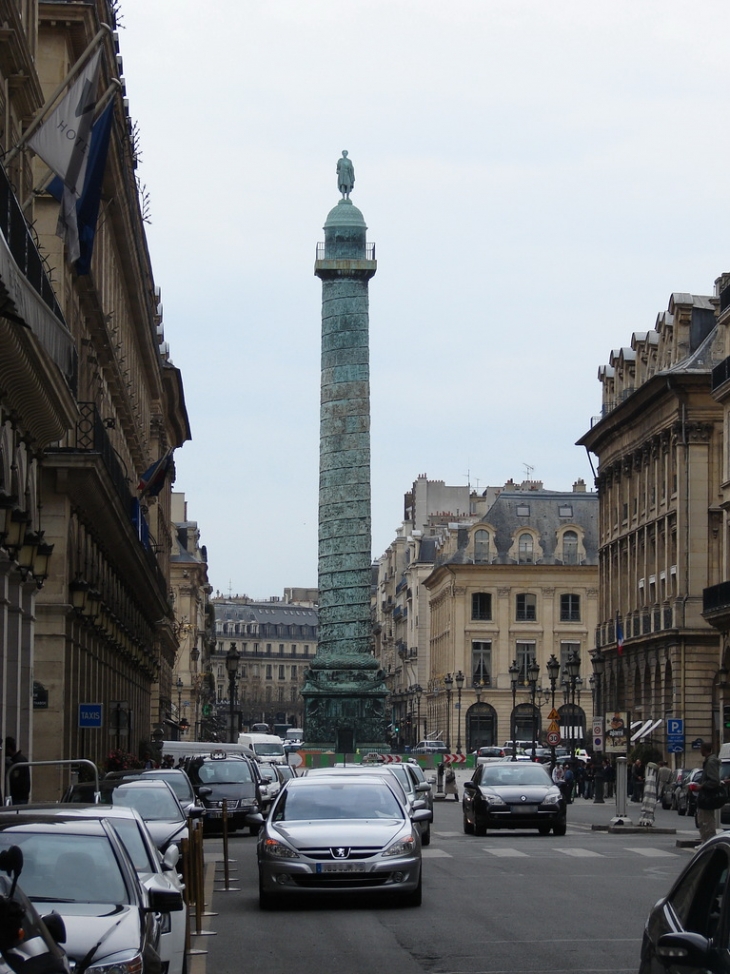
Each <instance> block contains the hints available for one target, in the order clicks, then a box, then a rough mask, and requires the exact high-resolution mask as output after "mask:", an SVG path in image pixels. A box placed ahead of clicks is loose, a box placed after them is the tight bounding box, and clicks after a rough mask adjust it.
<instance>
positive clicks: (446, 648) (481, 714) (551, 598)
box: [423, 481, 598, 752]
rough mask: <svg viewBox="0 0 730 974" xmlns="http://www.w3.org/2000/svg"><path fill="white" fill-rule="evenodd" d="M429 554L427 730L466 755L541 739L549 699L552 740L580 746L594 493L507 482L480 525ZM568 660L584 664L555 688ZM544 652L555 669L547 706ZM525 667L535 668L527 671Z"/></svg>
mask: <svg viewBox="0 0 730 974" xmlns="http://www.w3.org/2000/svg"><path fill="white" fill-rule="evenodd" d="M437 547H438V551H437V552H436V556H435V564H434V567H433V571H432V572H431V573H430V574H429V576H428V577H427V578H426V579H425V580H424V582H423V584H424V586H425V588H426V589H427V590H428V595H429V608H430V639H429V642H430V658H429V678H428V682H427V684H426V686H425V687H424V690H425V701H424V703H425V708H426V713H427V717H426V719H427V724H428V727H429V729H430V730H431V732H433V733H435V734H437V735H438V736H440V738H441V739H442V740H445V741H446V742H447V743H448V744H449V745H450V748H451V750H460V751H467V752H468V751H471V750H473V749H474V748H476V747H479V746H483V745H497V744H500V745H501V744H503V743H504V742H505V741H507V740H512V739H516V740H527V741H532V740H533V739H535V740H537V741H539V740H544V739H545V733H546V731H547V726H548V720H547V716H548V713H549V712H550V710H551V708H552V704H553V699H554V703H555V708H556V710H557V711H558V712H559V714H560V720H561V724H560V727H561V732H562V733H563V735H564V736H565V737H566V738H567V737H570V739H571V741H572V742H573V743H574V744H576V745H577V744H578V743H579V742H580V743H582V742H583V740H584V737H585V728H586V724H587V720H588V719H589V715H591V713H592V706H593V701H592V699H591V695H590V692H589V676H590V666H589V652H590V650H591V648H592V643H593V633H594V631H595V625H596V622H597V619H598V498H597V496H596V495H595V494H593V493H589V492H587V491H586V489H585V484H584V483H583V482H582V481H578V482H577V483H576V484H575V486H574V490H573V492H572V493H571V492H565V493H563V492H559V491H549V490H545V489H543V486H542V484H541V483H540V482H539V481H536V482H524V483H523V484H521V485H519V486H518V485H515V484H508V485H506V486H505V488H504V489H503V490H502V491H501V492H500V493H499V496H498V497H497V498H496V500H495V501H494V503H493V504H492V505H491V507H490V508H489V510H488V511H487V513H486V514H485V515H484V516H483V517H481V518H479V519H478V520H476V521H474V523H473V524H470V525H465V526H463V527H457V528H455V529H452V530H450V531H449V532H448V534H447V535H445V536H444V537H443V538H441V539H439V542H438V544H437ZM571 654H576V655H577V656H578V658H579V659H580V661H581V666H582V668H581V670H580V676H579V681H580V682H574V683H573V685H572V686H568V685H567V684H566V685H565V686H564V685H563V679H564V677H565V674H566V666H565V664H566V662H567V660H568V658H569V657H570V656H571ZM551 655H555V657H556V659H557V660H558V661H559V663H560V665H561V671H560V674H561V675H560V676H559V677H558V682H557V683H556V685H555V696H554V697H553V695H552V694H551V692H550V682H549V679H548V671H547V662H548V659H549V658H550V657H551ZM533 661H534V663H535V664H536V666H537V668H538V669H537V671H531V670H530V666H531V664H532V663H533ZM511 668H512V671H511ZM532 672H535V673H536V678H533V682H532V684H531V683H530V676H531V673H532ZM460 683H461V687H460V686H459V684H460ZM513 734H514V735H515V737H514V738H513Z"/></svg>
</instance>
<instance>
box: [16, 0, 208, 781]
mask: <svg viewBox="0 0 730 974" xmlns="http://www.w3.org/2000/svg"><path fill="white" fill-rule="evenodd" d="M115 11H116V4H114V3H111V2H109V0H92V2H88V3H62V2H44V0H16V2H10V0H4V2H2V4H1V12H2V18H3V25H4V34H3V43H2V45H0V72H1V73H2V74H3V80H4V81H5V82H6V83H5V84H3V85H1V86H0V89H2V91H3V92H8V93H10V96H11V97H10V101H9V103H8V104H7V105H5V104H3V106H2V107H3V112H2V118H3V120H4V124H5V128H4V131H3V135H2V138H3V148H4V149H5V150H6V151H7V150H10V152H9V154H7V155H6V156H5V159H6V168H5V170H4V171H3V172H2V174H1V175H0V182H2V184H3V190H2V192H3V198H4V200H5V203H4V205H3V207H2V208H0V209H2V210H3V211H4V212H5V213H6V214H7V215H8V222H7V224H6V226H5V227H3V228H2V232H3V241H2V243H0V250H2V254H3V266H2V268H0V278H1V279H2V284H3V288H2V290H3V295H4V297H3V303H2V309H0V389H1V390H2V392H1V393H0V409H1V410H2V415H1V420H0V428H1V433H0V503H2V507H3V514H4V517H5V525H6V527H8V528H12V529H13V530H15V527H16V526H17V525H18V524H21V526H22V531H21V537H19V538H16V537H13V534H12V533H11V532H7V531H6V532H2V533H1V534H0V537H2V540H0V549H1V550H0V576H1V577H2V584H3V586H4V591H5V595H6V599H5V603H4V605H5V606H6V607H7V608H5V607H4V608H3V610H2V612H3V613H4V621H3V626H2V628H1V629H0V639H2V646H1V647H0V649H1V651H2V655H3V660H4V664H5V665H6V666H7V670H6V672H8V673H9V674H10V675H11V678H10V680H7V681H4V682H3V688H2V698H1V699H0V724H1V726H2V734H3V736H4V735H5V734H6V733H9V734H12V735H13V736H15V737H16V738H17V739H18V740H19V742H20V743H21V744H22V746H23V749H24V751H25V752H26V753H27V754H28V755H29V757H32V758H33V759H35V760H53V761H59V760H64V759H69V758H74V757H86V758H90V759H92V760H93V761H95V762H96V763H98V764H104V763H105V761H106V758H107V756H108V754H109V752H110V751H111V750H112V749H114V748H117V747H119V748H120V749H122V750H130V751H134V752H136V751H137V750H138V747H139V745H140V743H141V742H142V741H145V740H148V739H149V738H150V736H151V733H152V729H153V727H154V726H155V725H157V724H158V723H159V721H160V719H161V717H162V716H163V715H164V714H166V713H168V712H170V710H171V706H172V697H173V691H172V673H173V667H174V664H175V659H176V656H177V653H178V633H177V631H176V626H175V616H174V612H173V608H172V604H171V599H170V551H171V547H172V535H173V526H172V517H171V506H170V505H171V501H170V485H171V482H172V481H173V479H174V464H173V452H174V450H175V449H176V448H178V447H180V446H182V444H183V443H184V442H185V441H186V440H187V439H189V438H190V430H189V424H188V418H187V412H186V408H185V400H184V393H183V385H182V377H181V374H180V372H179V370H178V369H176V368H175V366H174V365H173V363H172V361H171V359H170V354H169V347H168V346H167V344H166V343H165V342H164V333H163V323H162V305H161V298H160V292H159V289H158V288H157V287H156V285H155V281H154V277H153V274H152V268H151V263H150V257H149V253H148V250H147V246H146V239H145V230H144V218H143V212H142V207H141V204H140V193H139V188H138V185H137V180H136V173H135V169H136V165H137V145H136V139H135V136H134V125H133V121H132V119H131V118H130V116H129V108H128V104H127V100H126V98H125V97H124V94H125V91H124V78H123V67H122V64H123V62H122V58H121V52H120V49H119V42H118V37H117V34H116V33H115V32H114V28H115V17H116V12H115ZM105 24H106V25H110V26H111V28H112V30H108V29H107V28H105V27H104V26H103V25H105ZM97 36H98V37H99V38H100V40H99V43H100V46H101V80H100V91H102V92H105V91H107V90H109V91H110V92H111V101H112V104H113V120H112V127H111V137H110V141H109V150H108V155H107V160H106V166H105V169H104V175H103V183H102V191H101V201H100V216H99V219H98V221H97V223H96V228H97V229H96V237H95V241H94V251H93V259H92V261H91V266H90V268H89V273H77V267H74V266H72V265H71V264H69V262H68V260H67V250H66V245H65V244H64V243H63V242H62V240H61V239H60V238H59V237H58V236H56V224H57V220H58V213H59V204H58V202H57V201H56V199H55V198H54V197H53V196H52V195H50V193H48V192H47V191H45V187H46V186H47V184H48V182H49V179H50V175H51V174H50V172H49V171H48V170H47V168H46V166H45V164H43V163H42V161H41V160H40V158H39V157H37V156H36V157H34V156H33V154H32V152H31V151H29V150H28V149H24V150H23V151H21V152H17V153H14V151H13V147H14V146H16V145H17V143H18V140H19V139H20V137H21V135H22V132H23V130H24V129H25V127H27V125H28V123H29V122H30V121H31V119H33V118H34V116H36V115H37V114H38V112H39V111H40V109H41V106H42V105H43V101H44V98H45V97H47V96H48V95H49V94H50V93H51V92H52V91H54V90H55V89H56V88H57V86H58V85H59V83H60V82H62V81H63V79H64V78H65V76H66V74H67V72H68V71H69V69H70V68H71V67H72V66H73V65H74V64H75V63H76V61H77V59H78V58H79V56H80V55H81V54H82V52H83V51H84V50H85V49H86V48H87V46H88V45H89V44H90V42H91V41H92V39H94V38H95V37H97ZM18 78H23V79H24V81H23V84H21V85H16V84H15V81H16V80H17V79H18ZM2 98H4V95H3V96H2ZM8 122H9V127H8V125H7V123H8ZM31 226H32V227H33V230H32V231H31V230H30V227H31ZM24 241H27V245H26V243H24ZM5 295H7V296H8V300H6V298H5ZM158 463H159V466H158V467H157V474H158V479H157V483H156V485H155V487H154V490H147V488H146V487H145V488H144V489H142V490H140V489H138V487H139V483H140V478H141V477H142V475H143V474H144V473H145V471H149V470H150V469H151V468H153V466H154V465H155V464H158ZM23 542H25V544H23ZM31 549H32V550H31ZM26 551H29V552H30V555H31V556H32V555H33V554H35V556H36V559H38V558H39V557H40V556H41V555H42V554H43V553H44V552H46V553H50V557H49V558H48V563H47V567H44V568H42V569H39V570H38V571H39V573H40V574H37V573H36V571H35V569H34V567H33V566H32V564H31V567H30V568H27V567H23V564H22V561H23V558H24V557H25V552H26ZM41 574H42V575H43V576H44V577H43V578H41V577H40V575H41ZM36 579H37V581H42V582H43V586H42V588H40V589H38V587H37V584H36ZM34 687H35V693H33V689H34ZM64 783H65V780H64V773H62V772H60V771H56V770H54V771H49V770H47V769H38V770H37V771H36V772H34V776H33V797H34V798H57V797H58V794H59V790H60V789H61V788H62V787H63V785H64Z"/></svg>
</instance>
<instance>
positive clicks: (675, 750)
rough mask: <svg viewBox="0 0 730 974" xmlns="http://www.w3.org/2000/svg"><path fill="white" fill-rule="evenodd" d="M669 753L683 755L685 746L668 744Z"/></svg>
mask: <svg viewBox="0 0 730 974" xmlns="http://www.w3.org/2000/svg"><path fill="white" fill-rule="evenodd" d="M667 751H669V753H670V754H682V753H683V751H684V744H683V743H680V744H674V743H672V744H667Z"/></svg>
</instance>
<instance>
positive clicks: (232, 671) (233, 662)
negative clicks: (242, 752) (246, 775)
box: [226, 643, 241, 744]
mask: <svg viewBox="0 0 730 974" xmlns="http://www.w3.org/2000/svg"><path fill="white" fill-rule="evenodd" d="M240 659H241V654H240V653H239V652H238V650H237V649H236V644H235V643H231V648H230V649H229V650H228V652H227V653H226V669H227V670H228V698H229V700H230V705H231V744H235V743H236V740H237V738H238V735H237V734H236V728H235V726H234V724H233V716H234V714H233V700H234V697H235V696H236V674H237V673H238V662H239V660H240Z"/></svg>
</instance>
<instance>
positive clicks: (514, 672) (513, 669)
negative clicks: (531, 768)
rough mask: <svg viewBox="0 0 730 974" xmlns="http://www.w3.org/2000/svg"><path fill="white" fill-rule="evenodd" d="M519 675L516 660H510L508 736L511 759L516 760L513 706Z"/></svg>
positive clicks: (515, 701)
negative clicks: (510, 700)
mask: <svg viewBox="0 0 730 974" xmlns="http://www.w3.org/2000/svg"><path fill="white" fill-rule="evenodd" d="M519 677H520V668H519V666H518V665H517V660H516V659H513V660H512V666H510V668H509V679H510V686H511V687H512V713H511V715H510V720H509V723H510V736H511V738H512V760H513V761H516V760H517V733H516V731H515V706H516V705H517V681H518V680H519Z"/></svg>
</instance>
